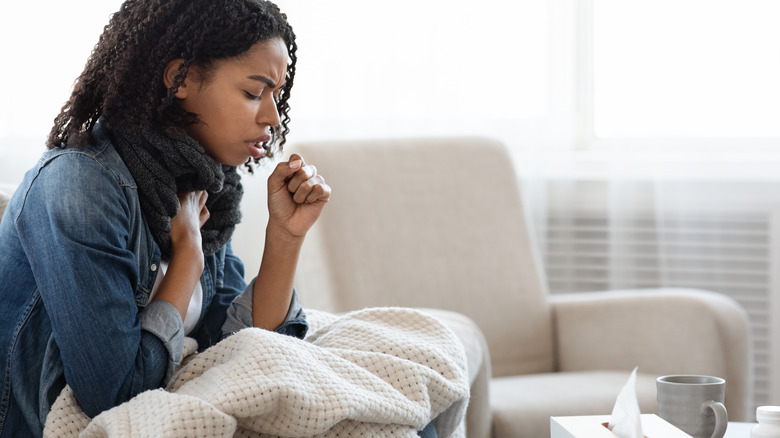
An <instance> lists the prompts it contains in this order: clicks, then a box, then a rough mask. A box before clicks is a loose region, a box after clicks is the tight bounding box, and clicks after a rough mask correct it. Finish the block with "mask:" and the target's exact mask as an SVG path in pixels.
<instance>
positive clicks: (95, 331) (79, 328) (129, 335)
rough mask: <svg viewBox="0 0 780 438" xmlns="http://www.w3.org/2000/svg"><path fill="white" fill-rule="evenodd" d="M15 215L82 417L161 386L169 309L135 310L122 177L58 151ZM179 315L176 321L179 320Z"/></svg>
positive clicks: (168, 346)
mask: <svg viewBox="0 0 780 438" xmlns="http://www.w3.org/2000/svg"><path fill="white" fill-rule="evenodd" d="M25 190H26V193H25V200H24V205H23V207H22V208H21V209H20V210H19V215H18V217H17V218H16V219H15V221H16V224H17V229H18V232H19V238H20V242H21V244H22V245H23V246H24V247H25V251H26V252H27V253H28V254H31V255H32V256H31V257H30V264H31V268H32V271H33V275H34V276H35V281H36V284H37V288H38V291H39V293H40V298H41V300H42V301H43V303H44V307H45V310H46V312H47V313H48V316H49V318H50V321H51V327H52V335H53V337H54V340H55V341H56V343H57V345H58V347H59V350H60V353H61V360H62V364H63V368H64V373H65V380H66V381H67V383H68V384H69V385H70V386H71V388H72V389H73V391H74V394H75V396H76V398H77V400H78V401H79V403H80V404H81V407H82V408H83V410H84V412H85V413H86V414H87V415H89V416H94V415H97V414H98V413H100V412H102V411H104V410H106V409H109V408H111V407H114V406H116V405H118V404H120V403H122V402H124V401H127V400H129V399H130V398H132V397H133V396H135V395H136V394H138V393H140V392H143V391H145V390H147V389H151V388H156V387H159V386H160V385H161V383H162V381H163V378H164V376H165V373H166V370H168V369H169V368H170V365H171V361H176V360H178V356H179V355H180V354H181V341H182V339H183V338H182V337H183V333H182V332H183V327H182V325H181V324H182V323H181V317H180V316H178V312H176V311H175V309H172V306H166V305H165V304H162V303H161V304H158V305H151V306H148V307H147V308H146V309H145V310H144V311H143V312H140V313H139V311H138V307H137V303H136V300H135V292H136V284H137V281H138V268H137V264H136V258H135V255H134V253H133V251H132V250H131V248H128V243H127V242H128V241H130V240H131V238H130V237H131V236H130V234H131V233H132V231H131V230H132V228H133V225H134V224H133V223H132V222H133V221H134V220H140V219H139V218H138V217H137V216H138V214H137V211H136V210H135V207H136V206H134V205H132V203H131V202H129V201H128V198H129V197H128V191H133V190H135V188H134V187H133V186H132V183H131V182H123V181H121V179H119V178H117V175H116V174H114V173H112V172H111V170H110V169H107V168H106V167H104V166H103V165H101V163H100V162H98V161H96V160H95V159H93V158H92V157H90V156H88V155H86V154H83V153H76V152H73V153H63V154H61V155H59V156H58V157H56V158H54V159H52V160H51V162H49V163H47V164H46V165H44V166H42V167H41V169H39V174H38V175H37V176H36V177H35V178H34V179H33V180H32V181H31V183H30V184H29V185H28V186H27V187H25ZM177 318H178V321H177Z"/></svg>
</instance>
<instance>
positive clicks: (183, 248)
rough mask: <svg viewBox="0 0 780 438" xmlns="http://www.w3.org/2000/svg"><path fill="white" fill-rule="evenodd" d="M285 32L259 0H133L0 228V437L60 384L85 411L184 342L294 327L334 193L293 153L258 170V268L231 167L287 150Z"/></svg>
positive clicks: (131, 384)
mask: <svg viewBox="0 0 780 438" xmlns="http://www.w3.org/2000/svg"><path fill="white" fill-rule="evenodd" d="M295 64H296V44H295V35H294V33H293V31H292V28H291V27H290V26H289V24H288V23H287V20H286V16H285V15H284V14H282V13H281V12H280V11H279V9H278V8H277V7H276V6H275V5H273V4H272V3H269V2H267V1H264V0H128V1H126V2H125V3H124V4H123V5H122V7H121V9H120V10H119V11H118V12H117V13H116V14H114V15H113V17H112V18H111V20H110V22H109V24H108V26H106V28H105V30H104V32H103V34H102V36H101V37H100V40H99V42H98V44H97V46H96V47H95V50H94V51H93V53H92V55H91V57H90V58H89V60H88V62H87V65H86V67H85V69H84V72H83V73H82V74H81V76H80V77H79V78H78V80H77V81H76V84H75V87H74V90H73V93H72V95H71V97H70V99H69V101H68V102H67V103H66V104H65V106H64V107H63V109H62V111H61V113H60V114H59V116H57V118H56V119H55V124H54V128H53V129H52V131H51V134H50V136H49V140H48V147H49V149H50V150H49V151H48V152H47V153H46V154H45V155H44V156H43V157H42V159H41V160H40V161H39V162H38V164H37V165H36V166H35V168H33V169H32V170H30V171H29V172H28V173H27V174H26V176H25V178H24V180H23V182H22V183H21V185H20V187H19V189H18V190H17V191H16V193H15V195H14V197H13V198H12V200H11V202H10V203H9V205H8V208H7V211H6V215H5V219H4V220H3V221H2V225H0V314H2V320H1V322H0V351H2V353H3V360H0V376H2V379H3V383H2V397H1V398H0V437H10V436H13V437H19V436H40V435H41V434H42V430H43V426H44V424H45V421H46V416H47V414H48V412H49V410H50V407H51V405H52V403H53V402H54V400H55V399H56V397H57V396H58V395H59V393H60V392H61V390H62V389H63V388H64V386H65V385H66V384H67V385H70V386H71V388H72V389H73V391H74V394H75V396H76V398H77V400H78V401H79V403H80V404H81V407H82V409H83V410H84V412H85V413H87V415H89V416H95V415H97V414H99V413H100V412H102V411H104V410H107V409H110V408H112V407H114V406H116V405H118V404H121V403H123V402H125V401H127V400H129V399H130V398H132V397H133V396H135V395H136V394H138V393H140V392H142V391H145V390H148V389H151V388H158V387H160V386H163V385H164V384H165V382H166V379H167V378H168V377H170V376H171V374H172V371H173V370H174V368H175V367H176V365H177V364H178V362H179V360H180V357H181V351H182V342H183V338H184V336H191V337H194V338H195V339H197V341H198V344H199V348H200V349H205V348H207V347H209V346H211V345H213V344H214V343H216V342H218V341H219V340H221V339H222V338H223V337H225V336H228V335H230V334H231V333H233V332H235V331H238V330H240V329H241V328H244V327H249V326H256V327H261V328H265V329H268V330H276V331H278V332H281V333H285V334H289V335H293V336H298V337H303V336H304V334H305V332H306V329H307V324H306V320H305V315H304V314H303V312H302V310H301V308H300V306H299V305H298V304H297V299H296V296H295V292H294V290H293V285H292V282H293V276H294V272H295V265H296V261H297V257H298V254H299V251H300V248H301V243H302V241H303V238H304V236H305V235H306V232H307V230H308V229H309V228H310V227H311V226H312V224H313V223H314V222H315V221H316V220H317V218H318V217H319V215H320V213H321V211H322V209H323V207H324V205H325V204H326V203H327V201H328V198H329V196H330V188H329V187H328V185H327V184H326V183H325V182H324V180H323V178H322V177H321V176H320V175H318V174H317V171H316V169H315V168H314V167H313V166H310V165H307V164H306V163H304V161H303V159H302V158H301V157H299V156H297V155H293V156H292V157H291V158H290V160H289V161H287V162H282V163H279V164H278V165H277V166H276V167H275V169H274V170H273V172H272V174H271V175H270V177H269V178H268V208H269V221H268V224H267V227H266V240H265V249H264V253H263V260H262V264H261V266H260V268H259V272H258V275H257V277H256V279H255V280H253V281H252V282H250V284H249V285H245V283H244V280H243V278H244V270H243V265H242V263H241V261H240V260H238V258H236V256H234V255H233V253H232V251H231V246H230V237H231V234H232V232H233V230H234V228H235V225H236V224H237V223H238V221H239V219H240V212H239V201H240V200H241V195H242V189H241V184H240V177H239V174H238V173H237V171H236V167H237V166H239V165H242V164H246V166H247V167H248V169H249V170H250V171H251V169H252V165H253V164H254V163H258V162H259V161H260V160H261V159H263V158H265V157H270V156H272V155H273V152H274V151H278V150H279V149H281V147H282V146H283V145H284V142H285V135H286V134H287V132H288V123H289V120H290V119H289V116H288V112H289V106H288V99H289V97H290V90H291V88H292V85H293V80H294V77H295Z"/></svg>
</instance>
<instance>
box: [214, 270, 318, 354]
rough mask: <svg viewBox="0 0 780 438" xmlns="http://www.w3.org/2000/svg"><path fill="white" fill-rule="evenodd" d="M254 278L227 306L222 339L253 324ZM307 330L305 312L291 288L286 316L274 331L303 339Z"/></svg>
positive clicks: (307, 324) (296, 294)
mask: <svg viewBox="0 0 780 438" xmlns="http://www.w3.org/2000/svg"><path fill="white" fill-rule="evenodd" d="M256 280H257V279H256V278H254V279H252V281H251V282H249V284H248V285H247V286H246V288H244V291H243V292H242V293H241V294H240V295H239V296H237V297H236V299H235V300H233V303H232V304H231V305H230V307H229V308H228V312H227V319H226V321H225V324H224V325H223V326H222V338H223V339H224V338H226V337H228V336H230V335H232V334H233V333H236V332H237V331H239V330H241V329H244V328H247V327H252V326H253V325H254V324H253V322H252V302H253V294H252V292H253V289H254V287H255V281H256ZM308 330H309V323H308V322H306V314H305V313H304V312H303V308H302V307H301V305H300V304H298V293H297V292H296V291H295V290H293V294H292V299H291V300H290V308H289V310H288V311H287V316H286V317H285V318H284V322H283V323H282V325H281V326H279V327H278V328H277V329H276V332H277V333H281V334H284V335H288V336H295V337H297V338H300V339H303V337H304V336H306V332H307V331H308Z"/></svg>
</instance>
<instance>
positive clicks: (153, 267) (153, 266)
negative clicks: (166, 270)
mask: <svg viewBox="0 0 780 438" xmlns="http://www.w3.org/2000/svg"><path fill="white" fill-rule="evenodd" d="M149 269H151V270H152V272H157V265H156V264H154V263H152V266H149Z"/></svg>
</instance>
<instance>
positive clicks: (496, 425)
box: [490, 371, 658, 438]
mask: <svg viewBox="0 0 780 438" xmlns="http://www.w3.org/2000/svg"><path fill="white" fill-rule="evenodd" d="M629 374H630V372H623V371H581V372H566V373H546V374H535V375H527V376H513V377H501V378H496V379H493V381H492V382H491V385H490V405H491V408H492V410H493V430H494V436H497V437H514V438H526V437H527V438H538V437H548V436H550V417H551V416H568V415H609V414H611V413H612V408H613V407H614V406H615V400H616V399H617V395H618V393H619V392H620V389H621V388H622V387H623V386H624V385H625V384H626V382H627V381H628V376H629ZM656 377H658V376H655V375H647V374H641V373H637V380H636V391H637V398H638V401H639V409H640V411H641V412H642V413H643V414H652V413H655V412H656V405H657V404H656V389H655V379H656Z"/></svg>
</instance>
